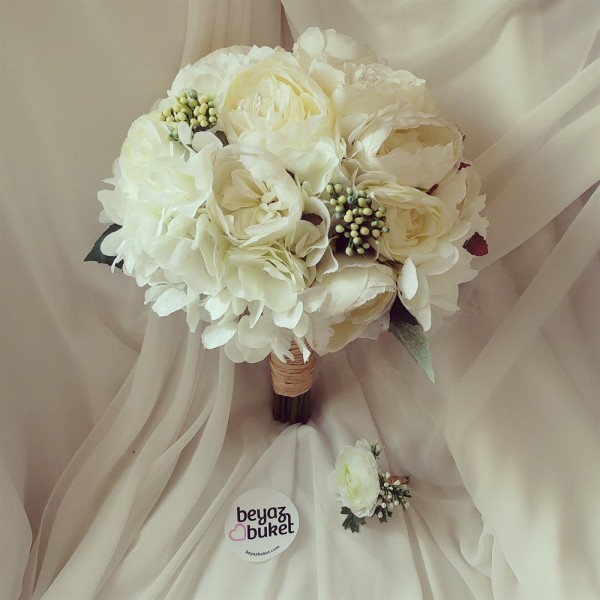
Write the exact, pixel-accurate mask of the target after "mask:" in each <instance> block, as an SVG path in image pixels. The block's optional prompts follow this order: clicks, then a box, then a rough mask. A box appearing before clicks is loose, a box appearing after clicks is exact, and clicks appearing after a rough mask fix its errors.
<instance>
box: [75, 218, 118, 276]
mask: <svg viewBox="0 0 600 600" xmlns="http://www.w3.org/2000/svg"><path fill="white" fill-rule="evenodd" d="M119 229H121V225H117V224H116V223H113V224H112V225H111V226H110V227H109V228H108V229H107V230H106V231H105V232H104V233H103V234H102V235H101V236H100V237H99V238H98V239H97V240H96V243H95V244H94V247H93V248H92V249H91V250H90V252H89V253H88V255H87V256H86V257H85V258H84V259H83V260H84V261H91V262H97V263H101V264H103V265H111V266H112V265H113V263H114V262H115V258H116V256H106V254H104V253H103V252H102V250H101V249H100V246H101V244H102V241H103V240H104V238H105V237H106V236H107V235H109V234H111V233H113V232H114V231H118V230H119ZM115 267H118V268H119V269H122V268H123V261H120V262H118V263H116V264H115Z"/></svg>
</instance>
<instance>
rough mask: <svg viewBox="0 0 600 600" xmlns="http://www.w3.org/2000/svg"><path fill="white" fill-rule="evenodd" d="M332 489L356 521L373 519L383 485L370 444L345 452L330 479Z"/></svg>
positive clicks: (359, 445)
mask: <svg viewBox="0 0 600 600" xmlns="http://www.w3.org/2000/svg"><path fill="white" fill-rule="evenodd" d="M329 488H330V490H331V491H332V492H333V493H334V494H335V495H336V497H337V499H338V500H339V501H340V502H341V504H342V506H346V507H347V508H349V509H350V510H351V511H352V513H353V514H354V515H356V516H357V517H359V518H362V517H372V516H373V514H374V513H375V506H376V505H377V498H378V497H379V491H380V485H379V475H378V470H377V462H376V460H375V456H374V455H373V452H372V451H371V446H370V444H369V442H367V440H365V439H362V440H358V442H356V445H354V446H345V447H344V448H343V449H342V451H341V452H340V454H339V455H338V457H337V459H336V461H335V469H334V471H333V472H332V473H331V476H330V478H329Z"/></svg>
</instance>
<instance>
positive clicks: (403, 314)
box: [389, 298, 435, 383]
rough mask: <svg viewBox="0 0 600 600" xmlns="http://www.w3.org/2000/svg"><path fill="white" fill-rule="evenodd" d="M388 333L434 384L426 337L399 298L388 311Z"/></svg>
mask: <svg viewBox="0 0 600 600" xmlns="http://www.w3.org/2000/svg"><path fill="white" fill-rule="evenodd" d="M389 330H390V332H391V333H393V334H394V336H395V337H396V339H398V340H400V341H401V342H402V344H404V347H405V348H406V349H407V350H408V352H409V354H410V355H411V356H412V357H413V358H414V359H415V360H416V361H417V363H418V364H419V365H420V366H421V368H422V369H423V370H424V371H425V373H427V377H429V379H430V380H431V381H433V382H434V383H435V375H434V374H433V364H432V361H431V352H430V351H429V344H428V343H427V336H426V335H425V332H424V331H423V328H422V327H421V325H419V323H418V321H417V320H416V319H415V318H414V317H413V316H412V315H411V314H410V313H409V312H408V310H407V309H406V307H405V306H404V304H402V302H401V301H400V299H399V298H396V301H395V302H394V305H393V306H392V310H391V311H390V329H389Z"/></svg>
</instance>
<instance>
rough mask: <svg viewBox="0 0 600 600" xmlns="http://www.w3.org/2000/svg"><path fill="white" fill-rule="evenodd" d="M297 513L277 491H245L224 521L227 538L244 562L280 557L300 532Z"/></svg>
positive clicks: (261, 489) (291, 503)
mask: <svg viewBox="0 0 600 600" xmlns="http://www.w3.org/2000/svg"><path fill="white" fill-rule="evenodd" d="M298 525H299V521H298V511H297V510H296V507H295V506H294V503H293V502H292V501H291V500H290V499H289V498H288V497H287V496H285V495H284V494H282V493H281V492H279V491H278V490H272V489H266V488H259V489H255V490H249V491H248V492H245V493H244V494H242V495H241V496H239V498H238V499H237V500H236V501H235V502H234V503H233V506H232V507H231V510H230V511H229V514H228V515H227V518H226V519H225V539H226V540H227V543H228V544H229V547H230V548H231V549H232V550H233V552H234V553H235V554H237V555H238V556H239V557H240V558H243V559H244V560H249V561H251V562H261V561H263V560H269V558H273V557H274V556H277V555H278V554H281V553H282V552H283V551H284V550H285V549H286V548H287V547H288V546H289V545H290V544H291V543H292V542H293V541H294V538H295V537H296V533H297V532H298Z"/></svg>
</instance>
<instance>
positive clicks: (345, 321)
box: [309, 256, 397, 355]
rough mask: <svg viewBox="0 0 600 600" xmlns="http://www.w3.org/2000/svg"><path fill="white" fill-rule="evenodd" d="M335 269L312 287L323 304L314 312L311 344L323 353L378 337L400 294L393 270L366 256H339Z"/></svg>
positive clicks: (385, 328)
mask: <svg viewBox="0 0 600 600" xmlns="http://www.w3.org/2000/svg"><path fill="white" fill-rule="evenodd" d="M338 262H339V267H338V269H337V270H336V271H334V272H332V273H328V274H327V275H325V276H324V277H323V278H322V280H321V282H320V284H318V285H315V286H314V287H313V290H314V291H312V293H313V294H318V293H319V291H322V290H324V292H325V293H324V294H323V295H322V296H321V297H320V298H319V301H320V305H319V308H318V310H317V311H316V312H314V313H313V314H312V315H311V321H312V339H311V340H309V343H310V344H311V346H312V347H313V348H314V350H315V351H316V352H317V353H318V354H320V355H322V354H326V353H328V352H335V351H337V350H340V349H341V348H343V347H344V346H346V344H348V343H350V342H351V341H353V340H355V339H357V338H359V337H363V338H371V339H376V338H377V337H378V336H379V334H380V333H381V332H382V331H386V330H387V328H388V325H389V310H390V307H391V306H392V304H393V302H394V299H395V298H396V295H397V288H396V275H395V273H394V271H393V270H392V269H391V268H390V267H388V266H386V265H384V264H381V263H378V262H374V261H369V260H365V259H356V258H349V257H347V256H341V257H339V258H338Z"/></svg>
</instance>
